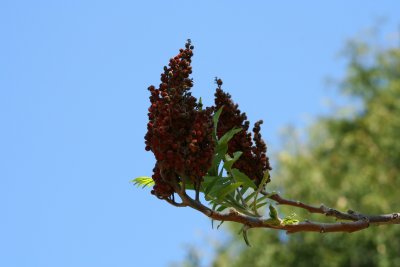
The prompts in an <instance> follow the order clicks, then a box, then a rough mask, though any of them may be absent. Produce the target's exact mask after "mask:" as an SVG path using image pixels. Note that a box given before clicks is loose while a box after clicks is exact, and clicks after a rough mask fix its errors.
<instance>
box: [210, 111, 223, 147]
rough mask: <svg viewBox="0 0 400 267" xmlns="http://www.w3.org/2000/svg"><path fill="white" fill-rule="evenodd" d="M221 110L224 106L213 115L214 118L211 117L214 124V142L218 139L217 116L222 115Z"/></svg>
mask: <svg viewBox="0 0 400 267" xmlns="http://www.w3.org/2000/svg"><path fill="white" fill-rule="evenodd" d="M223 108H224V106H222V107H220V108H219V109H218V111H217V112H215V113H214V116H213V123H214V139H215V140H218V138H217V127H218V121H219V116H221V113H222V109H223Z"/></svg>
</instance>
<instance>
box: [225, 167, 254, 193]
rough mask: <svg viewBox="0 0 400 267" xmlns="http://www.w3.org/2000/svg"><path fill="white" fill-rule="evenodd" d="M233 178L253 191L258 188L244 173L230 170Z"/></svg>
mask: <svg viewBox="0 0 400 267" xmlns="http://www.w3.org/2000/svg"><path fill="white" fill-rule="evenodd" d="M230 172H231V174H232V176H233V178H234V179H235V180H236V181H238V182H242V183H243V185H244V186H246V187H251V188H253V189H256V188H257V186H256V185H255V184H254V182H253V181H252V180H251V179H250V178H249V177H248V176H247V175H246V174H244V173H243V172H241V171H239V170H238V169H232V170H230Z"/></svg>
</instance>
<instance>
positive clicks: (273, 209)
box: [269, 204, 278, 219]
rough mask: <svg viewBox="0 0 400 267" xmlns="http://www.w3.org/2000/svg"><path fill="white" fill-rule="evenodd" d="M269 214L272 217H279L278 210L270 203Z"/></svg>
mask: <svg viewBox="0 0 400 267" xmlns="http://www.w3.org/2000/svg"><path fill="white" fill-rule="evenodd" d="M269 216H270V217H271V219H278V212H277V211H276V209H275V208H274V206H272V205H271V204H270V205H269Z"/></svg>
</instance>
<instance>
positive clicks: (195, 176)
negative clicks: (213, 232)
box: [145, 40, 215, 198]
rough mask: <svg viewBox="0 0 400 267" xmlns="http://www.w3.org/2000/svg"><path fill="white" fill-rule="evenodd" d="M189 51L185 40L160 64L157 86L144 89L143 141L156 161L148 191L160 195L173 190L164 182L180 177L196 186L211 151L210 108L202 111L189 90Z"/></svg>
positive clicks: (210, 159) (170, 192) (206, 165)
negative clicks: (147, 95) (182, 46)
mask: <svg viewBox="0 0 400 267" xmlns="http://www.w3.org/2000/svg"><path fill="white" fill-rule="evenodd" d="M192 50H193V46H192V45H191V43H190V40H188V42H187V43H186V45H185V49H180V52H179V54H178V55H177V56H175V57H174V58H171V59H170V62H169V65H168V67H167V66H165V67H164V73H162V74H161V84H160V86H159V88H158V89H156V88H155V87H154V86H150V87H149V88H148V89H149V91H150V92H151V96H150V102H151V106H150V108H149V113H148V116H149V123H148V124H147V130H148V131H147V134H146V136H145V140H146V142H145V143H146V150H151V151H152V152H153V153H154V155H155V157H156V160H157V164H156V167H155V169H154V175H153V179H154V181H155V183H156V184H155V186H154V190H153V191H152V193H153V194H155V195H156V196H158V197H160V198H165V197H168V196H169V195H171V194H172V193H173V190H172V188H171V186H167V185H166V184H170V183H173V182H179V181H180V179H183V178H188V179H190V180H191V181H192V183H194V184H197V185H199V183H200V182H201V179H202V177H203V176H204V175H205V174H206V172H207V170H208V169H209V167H210V166H211V161H212V157H213V154H214V147H215V144H214V140H213V139H212V130H213V123H212V109H210V108H207V109H205V110H202V109H201V106H200V105H199V104H198V103H197V100H196V98H195V97H193V96H192V95H191V93H190V92H189V90H190V88H191V87H192V86H193V81H192V80H191V79H190V78H189V75H190V74H191V73H192V67H191V66H190V64H191V57H192V56H193V52H192Z"/></svg>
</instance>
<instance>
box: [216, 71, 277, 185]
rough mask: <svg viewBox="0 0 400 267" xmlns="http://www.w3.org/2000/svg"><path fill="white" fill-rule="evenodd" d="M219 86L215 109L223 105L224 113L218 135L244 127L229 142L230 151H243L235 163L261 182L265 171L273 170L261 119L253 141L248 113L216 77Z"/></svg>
mask: <svg viewBox="0 0 400 267" xmlns="http://www.w3.org/2000/svg"><path fill="white" fill-rule="evenodd" d="M215 81H216V83H217V85H218V88H217V90H216V92H215V109H216V110H218V109H219V108H221V107H223V110H222V113H221V115H220V119H219V122H218V127H217V136H218V137H221V136H223V135H224V134H225V133H226V132H228V131H229V130H231V129H232V128H235V127H236V128H242V131H240V132H239V133H237V134H236V135H235V136H234V137H233V138H232V140H231V141H229V143H228V153H229V154H230V155H231V156H232V154H233V153H234V152H236V151H242V152H243V154H242V156H241V157H240V158H239V160H238V161H236V162H235V164H234V165H233V167H234V168H237V169H239V170H240V171H242V172H243V173H245V174H246V175H247V176H248V177H250V178H251V179H253V180H254V181H255V183H256V184H259V183H260V182H261V180H262V179H263V176H264V172H265V171H266V170H271V166H270V164H269V159H268V157H267V155H266V151H267V146H266V145H265V142H264V141H263V140H262V138H261V134H260V129H261V128H260V125H261V124H262V123H263V122H262V121H261V120H260V121H258V122H256V123H255V125H254V128H253V133H254V135H253V141H254V145H253V142H252V139H251V133H249V132H248V129H249V124H250V123H249V121H247V116H246V113H244V112H243V113H241V111H240V110H239V106H238V105H237V104H235V103H234V102H233V101H232V99H231V95H230V94H228V93H225V92H224V91H223V90H222V89H221V86H222V80H221V79H217V78H216V79H215Z"/></svg>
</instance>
